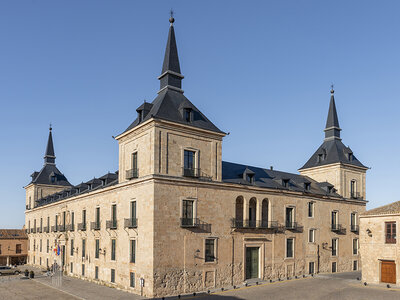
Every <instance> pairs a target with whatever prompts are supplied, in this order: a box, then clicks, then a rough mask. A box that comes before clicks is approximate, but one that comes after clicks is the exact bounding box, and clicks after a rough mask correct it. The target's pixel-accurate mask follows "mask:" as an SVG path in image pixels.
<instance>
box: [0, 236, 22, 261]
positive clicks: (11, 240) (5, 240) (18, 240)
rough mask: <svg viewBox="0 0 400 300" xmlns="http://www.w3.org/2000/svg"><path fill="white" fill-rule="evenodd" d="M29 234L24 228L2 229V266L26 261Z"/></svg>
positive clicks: (0, 253) (0, 243)
mask: <svg viewBox="0 0 400 300" xmlns="http://www.w3.org/2000/svg"><path fill="white" fill-rule="evenodd" d="M27 256H28V236H27V235H26V233H25V230H23V229H0V266H5V265H7V266H10V265H20V264H24V263H26V258H27Z"/></svg>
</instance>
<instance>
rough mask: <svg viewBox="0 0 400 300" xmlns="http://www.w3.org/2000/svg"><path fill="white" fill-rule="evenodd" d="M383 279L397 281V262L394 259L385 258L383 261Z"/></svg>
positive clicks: (384, 280) (390, 281)
mask: <svg viewBox="0 0 400 300" xmlns="http://www.w3.org/2000/svg"><path fill="white" fill-rule="evenodd" d="M381 281H382V282H386V283H396V264H395V262H394V261H389V260H383V261H382V262H381Z"/></svg>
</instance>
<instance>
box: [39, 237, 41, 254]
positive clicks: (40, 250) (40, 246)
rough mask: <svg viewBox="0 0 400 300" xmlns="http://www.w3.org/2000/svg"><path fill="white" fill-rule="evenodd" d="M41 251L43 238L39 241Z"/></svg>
mask: <svg viewBox="0 0 400 300" xmlns="http://www.w3.org/2000/svg"><path fill="white" fill-rule="evenodd" d="M39 251H40V252H42V240H40V241H39Z"/></svg>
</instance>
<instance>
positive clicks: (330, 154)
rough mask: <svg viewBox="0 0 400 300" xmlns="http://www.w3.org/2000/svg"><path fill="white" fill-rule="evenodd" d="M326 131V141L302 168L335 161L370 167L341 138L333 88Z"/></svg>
mask: <svg viewBox="0 0 400 300" xmlns="http://www.w3.org/2000/svg"><path fill="white" fill-rule="evenodd" d="M324 131H325V139H324V142H323V143H322V145H321V146H320V147H319V148H318V149H317V151H315V153H314V154H313V155H312V156H311V158H310V159H309V160H308V161H307V162H306V163H305V165H304V166H302V167H301V168H300V170H303V169H308V168H313V167H318V166H324V165H329V164H334V163H342V164H347V165H353V166H356V167H361V168H365V169H368V167H366V166H364V165H363V164H362V163H361V162H360V161H359V160H358V159H357V157H356V156H355V155H354V153H353V151H352V150H351V149H350V147H346V146H345V145H344V144H343V142H342V139H341V138H340V131H341V129H340V127H339V120H338V116H337V111H336V105H335V98H334V91H333V90H331V100H330V103H329V111H328V117H327V120H326V127H325V130H324Z"/></svg>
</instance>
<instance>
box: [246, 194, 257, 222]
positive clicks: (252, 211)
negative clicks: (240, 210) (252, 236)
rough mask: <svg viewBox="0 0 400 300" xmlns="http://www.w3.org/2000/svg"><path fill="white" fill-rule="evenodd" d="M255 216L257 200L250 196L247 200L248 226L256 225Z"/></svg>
mask: <svg viewBox="0 0 400 300" xmlns="http://www.w3.org/2000/svg"><path fill="white" fill-rule="evenodd" d="M256 216H257V200H256V198H251V199H250V201H249V222H248V226H249V227H256Z"/></svg>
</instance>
